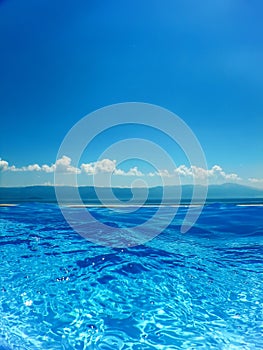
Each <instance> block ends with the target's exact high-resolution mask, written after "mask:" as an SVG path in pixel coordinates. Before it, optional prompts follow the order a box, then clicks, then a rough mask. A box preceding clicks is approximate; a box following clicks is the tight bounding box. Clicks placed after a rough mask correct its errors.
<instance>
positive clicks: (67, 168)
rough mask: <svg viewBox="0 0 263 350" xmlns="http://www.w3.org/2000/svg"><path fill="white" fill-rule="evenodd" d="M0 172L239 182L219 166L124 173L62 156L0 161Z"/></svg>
mask: <svg viewBox="0 0 263 350" xmlns="http://www.w3.org/2000/svg"><path fill="white" fill-rule="evenodd" d="M0 171H1V172H8V171H9V172H42V173H54V172H55V171H57V172H59V173H61V174H85V175H87V176H90V175H96V174H100V173H111V174H112V175H114V176H135V177H142V176H146V177H147V176H149V177H151V178H152V177H163V178H165V177H166V178H171V179H172V178H178V177H180V178H184V179H189V180H193V179H195V180H200V181H202V180H205V179H207V180H208V181H210V182H239V181H241V180H242V179H241V177H240V176H238V174H235V173H226V172H225V171H224V170H223V169H222V167H220V166H219V165H214V166H213V167H212V168H211V169H203V168H200V167H197V166H195V165H192V166H190V167H187V166H186V165H180V166H178V167H176V168H174V169H173V170H172V171H168V170H167V169H159V170H158V171H156V172H149V173H143V172H142V171H140V170H139V169H138V167H137V166H135V167H132V168H130V169H129V170H128V171H124V170H123V169H120V168H118V167H117V162H116V160H111V159H102V160H98V161H96V162H90V163H82V164H81V165H80V167H75V166H73V165H72V160H71V158H69V157H67V156H63V157H62V158H60V159H57V160H56V162H55V163H54V164H51V165H48V164H43V165H39V164H36V163H35V164H30V165H27V166H22V167H16V166H15V165H11V166H10V165H9V163H8V162H7V161H6V160H3V159H0ZM249 181H250V182H251V183H260V182H263V180H261V179H255V178H250V179H249Z"/></svg>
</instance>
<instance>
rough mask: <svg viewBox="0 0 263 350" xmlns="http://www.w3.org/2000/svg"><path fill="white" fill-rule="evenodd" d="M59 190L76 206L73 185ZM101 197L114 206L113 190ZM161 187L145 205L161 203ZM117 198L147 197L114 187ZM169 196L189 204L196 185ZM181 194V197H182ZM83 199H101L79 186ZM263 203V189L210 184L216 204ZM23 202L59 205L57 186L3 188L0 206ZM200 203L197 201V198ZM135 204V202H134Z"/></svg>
mask: <svg viewBox="0 0 263 350" xmlns="http://www.w3.org/2000/svg"><path fill="white" fill-rule="evenodd" d="M203 189H204V188H203V187H202V186H196V188H195V190H196V191H197V193H198V192H200V193H201V192H202V190H203ZM59 190H60V191H61V192H62V194H63V202H64V203H65V204H75V203H77V198H75V196H74V194H75V188H74V187H70V186H62V187H59ZM98 190H99V191H100V198H103V201H105V202H109V203H112V204H114V201H112V200H111V199H110V198H111V197H110V195H109V193H110V191H111V189H110V188H99V189H98ZM163 190H164V189H163V188H162V187H152V188H149V189H148V191H149V193H148V197H147V201H146V203H148V204H154V203H156V204H157V203H160V200H161V199H162V195H163ZM112 191H113V193H114V195H115V196H116V197H117V198H118V199H119V200H121V201H123V203H124V204H125V202H127V201H129V200H131V199H132V197H133V194H134V196H135V197H136V198H137V199H138V201H140V199H142V198H144V195H145V191H146V189H143V188H134V189H133V191H132V190H131V189H130V188H119V187H115V188H113V189H112ZM165 191H166V193H167V195H166V199H167V200H166V203H167V204H168V203H169V204H172V203H178V202H179V199H180V198H181V203H188V202H189V201H190V200H191V198H192V193H193V185H183V186H181V187H180V186H169V187H166V188H165ZM180 191H181V196H180ZM79 193H80V196H81V198H82V200H83V202H84V203H85V204H99V203H100V200H99V199H98V196H97V194H96V191H95V188H94V187H92V186H87V187H85V186H84V187H79ZM248 200H249V201H250V202H251V201H255V202H258V201H263V190H260V189H256V188H253V187H248V186H243V185H238V184H232V183H226V184H223V185H210V186H209V188H208V196H207V201H208V202H216V201H228V202H229V201H234V202H236V201H238V202H240V201H242V202H246V201H248ZM21 202H47V203H56V202H57V199H56V195H55V187H54V186H29V187H0V203H21ZM197 203H198V198H197ZM134 204H136V202H135V203H134Z"/></svg>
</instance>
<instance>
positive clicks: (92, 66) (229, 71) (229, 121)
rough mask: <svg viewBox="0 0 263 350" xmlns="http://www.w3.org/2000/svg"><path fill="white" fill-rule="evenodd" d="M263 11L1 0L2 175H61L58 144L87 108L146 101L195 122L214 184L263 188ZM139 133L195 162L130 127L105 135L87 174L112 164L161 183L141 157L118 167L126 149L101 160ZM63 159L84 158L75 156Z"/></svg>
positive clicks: (214, 4)
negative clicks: (120, 142)
mask: <svg viewBox="0 0 263 350" xmlns="http://www.w3.org/2000/svg"><path fill="white" fill-rule="evenodd" d="M262 13H263V3H262V1H261V0H257V1H256V0H255V1H254V0H251V1H245V0H213V1H211V0H200V1H195V0H184V1H183V0H182V1H177V0H167V1H166V0H164V1H163V0H162V1H161V0H159V1H155V0H148V1H146V0H134V1H122V0H119V1H114V0H113V1H106V0H105V1H91V0H89V1H87V0H78V1H67V0H66V1H65V0H63V1H60V0H56V1H51V0H45V1H44V0H37V1H35V0H30V1H29V0H24V1H18V0H2V1H0V53H1V54H0V80H1V84H0V90H1V91H0V100H1V101H0V115H1V135H0V157H1V161H0V185H2V186H14V185H15V186H19V185H30V184H44V183H52V181H53V170H54V163H55V161H56V155H57V151H58V148H59V145H60V143H61V141H62V140H63V138H64V136H65V134H66V133H67V132H68V130H69V129H70V128H71V127H72V126H73V125H74V124H75V123H76V122H77V121H78V120H79V119H80V118H82V117H83V116H85V115H86V114H88V113H90V112H92V111H94V110H96V109H98V108H100V107H103V106H106V105H109V104H113V103H119V102H127V101H138V102H146V103H152V104H156V105H160V106H162V107H165V108H167V109H169V110H171V111H172V112H174V113H176V114H177V115H179V116H180V117H181V118H182V119H183V120H184V121H185V122H186V123H187V124H188V125H189V127H190V128H191V129H192V130H193V131H194V133H195V134H196V136H197V137H198V139H199V141H200V143H201V145H202V147H203V150H204V152H205V155H206V159H207V163H208V168H209V169H210V170H209V171H210V172H211V173H210V175H211V182H213V179H214V180H215V181H219V180H220V181H221V182H224V181H226V182H229V181H234V182H239V183H246V184H251V185H254V186H255V185H256V186H260V187H262V186H263V180H262V179H263V162H262V161H263V159H262V155H263V137H262V132H263V65H262V62H263V39H262V38H263V24H262V23H263V22H262ZM133 135H135V136H136V137H142V135H143V136H144V137H146V138H148V139H149V140H153V141H154V142H157V143H159V144H160V145H161V147H163V148H164V149H166V150H167V151H168V152H170V154H171V156H172V157H173V158H174V160H175V162H176V164H177V166H178V167H179V166H180V165H186V167H188V168H187V169H188V170H185V172H187V171H188V172H189V171H190V170H189V164H186V163H185V158H184V157H183V155H182V154H181V155H180V154H179V153H177V151H176V150H175V149H176V148H173V147H171V144H170V143H171V141H170V140H166V139H165V138H164V137H163V136H162V135H157V134H156V133H155V132H154V131H153V130H151V129H148V130H146V129H143V128H138V127H136V128H135V127H132V126H131V127H130V128H125V127H123V128H116V130H111V131H109V132H108V134H105V135H104V136H103V135H101V136H100V138H99V140H98V141H97V142H96V141H94V143H93V145H92V147H89V151H88V152H86V153H85V155H83V159H82V164H84V166H83V167H82V168H81V164H77V165H76V164H74V166H77V167H78V169H80V170H76V171H80V172H81V173H80V177H81V182H80V184H89V182H90V174H91V173H92V172H93V173H94V172H96V171H104V170H105V171H109V169H110V170H114V169H115V170H114V171H115V173H116V174H115V176H116V178H115V180H114V181H115V184H116V185H120V186H125V185H126V183H127V181H130V178H134V177H140V174H143V175H145V176H147V177H148V178H151V180H150V181H152V182H150V183H151V184H156V183H157V182H158V181H157V179H156V180H155V178H157V177H158V175H156V173H154V169H150V167H147V166H146V165H145V164H142V163H141V162H140V161H138V162H136V160H133V161H131V162H126V164H122V165H120V166H118V167H117V168H116V167H115V165H114V162H113V161H114V160H117V161H118V154H116V155H115V158H114V159H109V161H108V163H107V162H104V163H96V161H97V157H98V155H99V153H100V152H101V151H103V148H104V147H107V146H109V144H110V143H111V142H113V141H115V142H116V141H118V140H121V139H125V138H127V137H132V136H133ZM171 150H174V151H171ZM65 156H68V155H67V154H65ZM110 161H112V163H110ZM7 163H8V164H7ZM52 164H53V168H52ZM43 165H46V166H47V167H43ZM59 166H61V167H64V168H63V169H66V171H70V170H72V169H71V168H70V166H73V164H71V162H70V160H69V159H68V158H66V157H65V158H64V159H62V160H61V161H60V163H59ZM215 166H216V167H218V168H215ZM181 169H183V168H181ZM220 169H221V170H220ZM117 170H119V172H118V171H117ZM158 170H162V171H164V170H166V169H164V168H163V169H157V172H158ZM170 170H171V169H170ZM121 171H122V172H123V173H121ZM124 173H125V174H124ZM149 173H153V174H155V175H156V176H150V175H149ZM214 173H215V174H214ZM188 175H189V174H188ZM214 175H215V176H214ZM213 176H214V178H213ZM168 177H169V176H168ZM249 179H250V180H249ZM155 181H157V182H155Z"/></svg>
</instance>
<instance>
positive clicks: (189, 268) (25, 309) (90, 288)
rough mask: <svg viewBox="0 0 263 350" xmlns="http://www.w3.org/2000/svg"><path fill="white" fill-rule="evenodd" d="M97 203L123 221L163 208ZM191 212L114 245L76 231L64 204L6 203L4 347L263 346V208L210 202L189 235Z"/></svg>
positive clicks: (0, 222)
mask: <svg viewBox="0 0 263 350" xmlns="http://www.w3.org/2000/svg"><path fill="white" fill-rule="evenodd" d="M69 210H86V209H69ZM88 210H89V211H90V212H91V213H92V214H93V215H94V216H95V217H97V218H98V219H99V220H103V221H104V222H108V223H109V225H111V226H113V227H114V225H116V226H118V227H119V226H120V225H124V224H126V225H129V224H131V225H132V223H133V222H138V219H140V218H143V220H147V218H150V217H151V216H152V215H153V213H154V212H155V210H156V208H154V207H144V208H141V209H140V210H139V211H138V212H136V213H134V214H129V218H128V219H127V215H122V214H114V212H113V211H112V210H110V209H106V208H89V209H88ZM167 210H168V211H169V207H168V208H167ZM186 210H187V208H185V207H181V208H179V210H178V213H177V215H176V217H175V220H174V221H173V222H172V224H171V225H170V226H169V227H168V228H167V229H166V230H165V231H164V232H162V233H161V234H160V235H159V236H157V237H156V238H154V239H153V240H152V241H150V242H148V243H147V244H145V245H141V246H137V247H133V248H123V249H117V248H110V247H103V246H99V245H96V244H94V243H92V242H89V241H87V240H85V239H84V238H83V237H81V236H80V235H78V234H77V233H76V232H74V231H73V230H72V229H71V228H70V227H69V225H68V224H67V223H66V221H65V220H64V218H63V216H62V214H61V212H60V209H59V207H57V206H56V205H49V204H34V203H30V204H23V205H18V206H15V207H1V208H0V228H1V231H0V232H1V240H0V253H1V265H0V278H1V279H0V281H1V282H0V298H1V303H0V350H3V349H5V350H7V349H32V350H33V349H52V350H53V349H54V350H55V349H60V350H61V349H101V350H106V349H109V350H118V349H127V350H128V349H133V350H139V349H141V350H142V349H143V350H148V349H149V350H150V349H159V350H162V349H166V350H170V349H171V350H172V349H263V207H261V206H238V205H233V204H213V205H207V206H205V207H204V210H203V213H202V215H201V216H200V218H199V220H198V222H197V223H196V225H195V226H194V227H193V228H192V229H191V230H190V231H189V232H187V233H186V234H181V233H180V223H181V222H182V219H183V217H184V215H185V213H186ZM92 229H93V230H94V227H92ZM100 234H102V233H100Z"/></svg>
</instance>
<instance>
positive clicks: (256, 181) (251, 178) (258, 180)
mask: <svg viewBox="0 0 263 350" xmlns="http://www.w3.org/2000/svg"><path fill="white" fill-rule="evenodd" d="M248 181H249V182H252V183H255V184H261V183H262V184H263V179H256V178H255V177H250V178H249V179H248Z"/></svg>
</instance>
